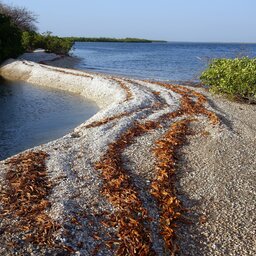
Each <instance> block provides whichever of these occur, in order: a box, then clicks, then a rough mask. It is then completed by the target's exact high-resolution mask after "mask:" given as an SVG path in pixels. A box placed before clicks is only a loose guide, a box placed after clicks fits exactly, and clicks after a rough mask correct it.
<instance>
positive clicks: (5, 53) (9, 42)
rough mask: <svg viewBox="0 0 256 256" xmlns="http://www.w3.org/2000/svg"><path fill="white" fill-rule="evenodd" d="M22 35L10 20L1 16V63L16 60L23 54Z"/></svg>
mask: <svg viewBox="0 0 256 256" xmlns="http://www.w3.org/2000/svg"><path fill="white" fill-rule="evenodd" d="M21 36H22V33H21V31H20V29H19V28H18V27H17V26H16V25H15V24H13V23H12V22H11V20H10V18H9V17H7V16H5V15H3V14H0V63H1V62H2V61H4V60H5V59H8V58H15V57H17V56H18V55H19V54H21V53H22V52H23V47H22V44H21Z"/></svg>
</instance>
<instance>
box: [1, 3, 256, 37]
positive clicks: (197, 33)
mask: <svg viewBox="0 0 256 256" xmlns="http://www.w3.org/2000/svg"><path fill="white" fill-rule="evenodd" d="M0 1H1V0H0ZM2 2H3V3H6V4H12V5H18V6H25V7H27V8H28V9H30V10H31V11H33V12H34V13H36V14H37V15H38V21H39V23H38V28H39V31H40V32H44V31H52V32H53V33H54V34H56V35H59V36H85V37H100V36H106V37H118V38H119V37H140V38H148V39H163V40H168V41H194V42H256V29H255V28H256V15H255V11H256V0H126V1H125V0H123V1H122V0H73V1H70V0H2Z"/></svg>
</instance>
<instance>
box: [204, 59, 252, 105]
mask: <svg viewBox="0 0 256 256" xmlns="http://www.w3.org/2000/svg"><path fill="white" fill-rule="evenodd" d="M200 79H201V81H202V82H203V83H204V84H206V85H208V86H210V91H211V92H213V93H217V94H224V95H226V96H228V98H231V99H234V100H246V101H249V102H250V103H256V58H253V59H250V58H248V57H243V58H235V59H214V60H212V62H211V63H210V65H209V67H208V68H207V69H206V70H205V71H204V72H203V73H202V75H201V77H200Z"/></svg>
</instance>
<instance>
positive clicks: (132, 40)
mask: <svg viewBox="0 0 256 256" xmlns="http://www.w3.org/2000/svg"><path fill="white" fill-rule="evenodd" d="M65 38H66V39H69V40H71V41H73V42H111V43H154V42H166V41H160V40H148V39H140V38H130V37H127V38H109V37H65Z"/></svg>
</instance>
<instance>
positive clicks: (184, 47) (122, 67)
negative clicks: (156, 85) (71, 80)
mask: <svg viewBox="0 0 256 256" xmlns="http://www.w3.org/2000/svg"><path fill="white" fill-rule="evenodd" d="M72 53H73V54H74V55H76V56H78V57H80V58H81V59H82V61H81V62H80V63H79V64H77V66H76V68H79V69H87V70H92V71H96V72H102V73H110V74H118V75H125V76H130V77H136V78H145V79H147V78H149V79H157V80H170V81H184V80H185V81H188V80H195V81H196V80H198V78H199V76H200V74H201V72H202V71H203V70H204V69H205V68H206V67H207V65H208V63H209V60H210V59H212V58H222V57H228V58H234V57H241V56H250V57H255V56H256V44H220V43H152V44H145V43H80V42H77V43H75V45H74V49H73V50H72Z"/></svg>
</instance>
